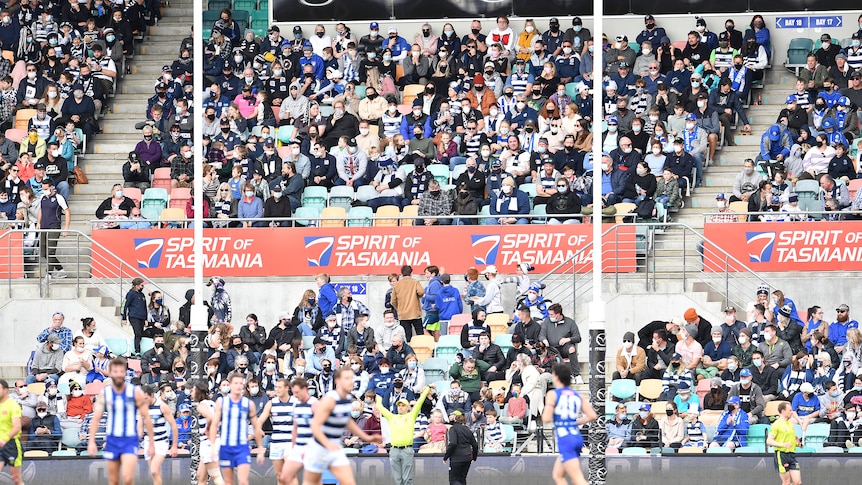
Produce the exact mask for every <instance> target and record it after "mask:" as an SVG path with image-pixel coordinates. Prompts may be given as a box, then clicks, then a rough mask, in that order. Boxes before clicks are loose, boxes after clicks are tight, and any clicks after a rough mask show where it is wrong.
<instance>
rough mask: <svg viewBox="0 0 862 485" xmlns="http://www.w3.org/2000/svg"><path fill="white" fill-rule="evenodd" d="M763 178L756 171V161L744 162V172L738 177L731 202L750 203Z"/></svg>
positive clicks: (748, 160)
mask: <svg viewBox="0 0 862 485" xmlns="http://www.w3.org/2000/svg"><path fill="white" fill-rule="evenodd" d="M762 180H763V176H762V175H760V173H758V172H757V171H756V170H755V169H754V160H752V159H750V158H746V159H745V161H744V162H743V169H742V171H741V172H740V173H739V174H738V175H737V176H736V179H735V180H734V182H733V195H732V196H731V197H730V201H731V202H736V201H740V200H741V201H746V202H747V201H748V200H749V198H750V197H751V196H752V195H753V194H754V193H755V192H756V191H757V190H758V188H759V186H760V182H761V181H762Z"/></svg>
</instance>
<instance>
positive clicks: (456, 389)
mask: <svg viewBox="0 0 862 485" xmlns="http://www.w3.org/2000/svg"><path fill="white" fill-rule="evenodd" d="M454 365H458V364H457V363H456V364H454ZM454 365H453V366H454ZM438 406H439V407H442V408H443V410H444V411H445V412H446V416H448V417H449V420H450V421H451V419H452V415H453V414H454V413H455V412H461V413H462V414H466V413H468V412H470V408H471V407H472V399H471V398H470V394H468V393H466V392H464V391H462V390H461V383H460V382H459V381H457V380H454V381H452V382H450V383H449V392H447V393H445V394H443V395H442V396H441V397H440V401H439V404H438ZM432 417H433V416H432ZM430 428H431V426H429V429H430ZM432 437H433V431H432ZM426 441H428V442H434V440H433V439H431V440H428V439H427V438H426Z"/></svg>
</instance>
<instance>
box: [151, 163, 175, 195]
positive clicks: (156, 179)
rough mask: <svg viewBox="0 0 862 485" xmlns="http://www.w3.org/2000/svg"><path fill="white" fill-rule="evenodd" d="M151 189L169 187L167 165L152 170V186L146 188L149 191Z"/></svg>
mask: <svg viewBox="0 0 862 485" xmlns="http://www.w3.org/2000/svg"><path fill="white" fill-rule="evenodd" d="M152 189H165V190H170V189H171V169H170V168H167V167H163V168H157V169H155V171H153V183H152V188H151V189H147V192H149V191H150V190H152Z"/></svg>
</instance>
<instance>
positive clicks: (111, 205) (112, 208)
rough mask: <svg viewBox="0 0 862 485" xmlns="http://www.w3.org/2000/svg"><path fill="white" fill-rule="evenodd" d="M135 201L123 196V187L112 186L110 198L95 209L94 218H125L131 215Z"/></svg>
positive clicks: (118, 185)
mask: <svg viewBox="0 0 862 485" xmlns="http://www.w3.org/2000/svg"><path fill="white" fill-rule="evenodd" d="M134 207H135V201H134V200H132V199H130V198H128V197H125V196H123V186H122V185H120V184H114V186H113V187H112V188H111V197H108V198H107V199H105V200H103V201H102V203H101V204H100V205H99V207H98V208H97V209H96V217H97V218H99V219H106V218H107V219H115V218H126V217H129V215H131V210H132V208H134Z"/></svg>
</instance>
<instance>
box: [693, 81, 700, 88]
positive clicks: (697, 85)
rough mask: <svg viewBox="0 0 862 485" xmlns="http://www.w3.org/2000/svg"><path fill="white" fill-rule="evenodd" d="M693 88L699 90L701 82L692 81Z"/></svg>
mask: <svg viewBox="0 0 862 485" xmlns="http://www.w3.org/2000/svg"><path fill="white" fill-rule="evenodd" d="M691 87H693V88H699V87H700V82H698V81H692V82H691Z"/></svg>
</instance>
